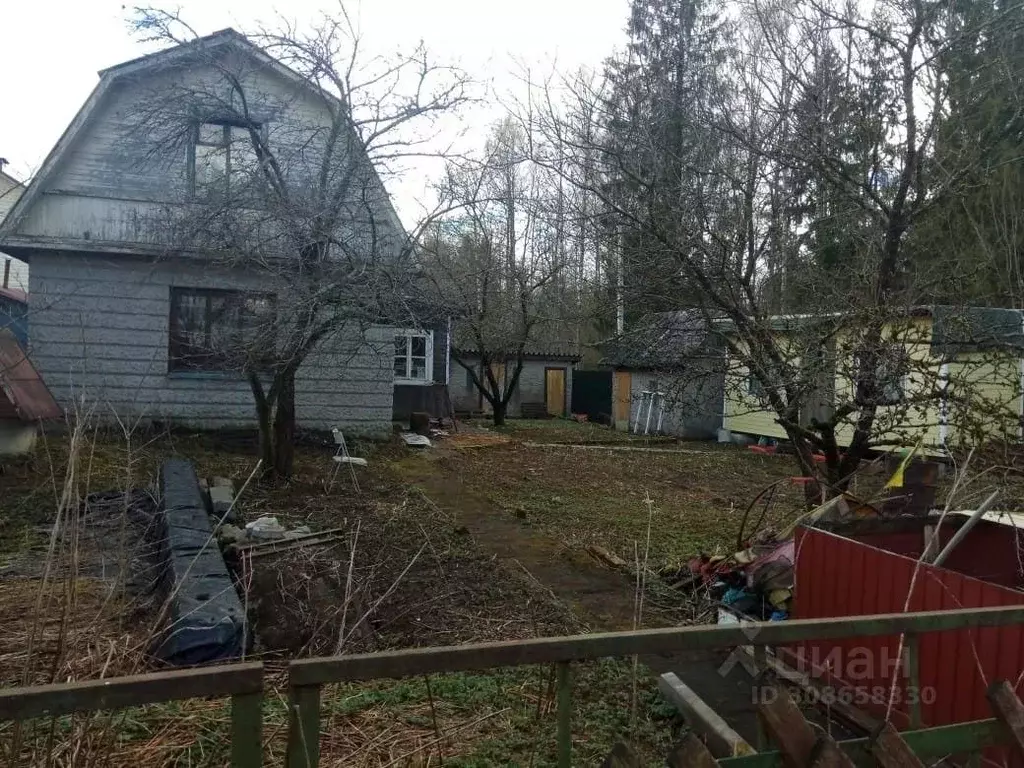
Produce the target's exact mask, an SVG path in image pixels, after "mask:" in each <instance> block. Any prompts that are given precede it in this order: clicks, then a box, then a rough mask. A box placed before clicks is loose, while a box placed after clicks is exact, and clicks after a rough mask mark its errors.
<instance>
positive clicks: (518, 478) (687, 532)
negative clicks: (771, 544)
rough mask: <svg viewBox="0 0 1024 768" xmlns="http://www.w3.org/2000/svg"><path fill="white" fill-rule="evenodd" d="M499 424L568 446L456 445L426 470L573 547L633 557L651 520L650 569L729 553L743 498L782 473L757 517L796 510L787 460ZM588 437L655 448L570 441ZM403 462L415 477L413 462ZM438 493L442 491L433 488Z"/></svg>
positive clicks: (588, 429)
mask: <svg viewBox="0 0 1024 768" xmlns="http://www.w3.org/2000/svg"><path fill="white" fill-rule="evenodd" d="M505 431H506V432H508V433H510V434H513V435H516V436H517V437H524V436H525V437H527V438H528V439H529V440H530V441H532V442H536V443H556V442H557V443H563V444H565V447H561V446H557V447H534V446H527V445H523V444H522V443H520V442H513V443H509V444H504V445H496V446H493V447H488V448H481V449H476V450H467V451H458V452H455V453H454V455H453V456H452V457H451V458H450V460H449V461H446V462H443V463H442V467H441V468H435V467H431V468H430V470H429V471H430V472H432V473H437V472H443V473H445V474H446V475H447V476H448V477H450V478H451V479H453V480H457V481H458V483H459V484H460V485H461V488H462V490H463V492H464V493H467V494H472V495H474V496H476V497H477V498H478V499H483V500H484V502H485V503H486V504H488V505H490V507H491V508H492V510H493V513H494V514H496V515H510V516H514V517H515V518H517V519H519V520H520V521H521V524H522V525H525V526H530V527H533V528H535V529H537V530H539V531H543V532H545V533H547V534H550V535H552V536H555V537H557V538H558V539H559V540H560V541H562V542H563V543H564V544H565V545H566V546H568V547H570V548H573V549H582V548H585V547H587V546H588V545H590V544H599V545H601V546H604V547H606V548H608V549H611V550H612V551H613V552H616V553H618V554H619V555H620V556H622V557H623V558H625V559H626V560H633V558H634V551H635V548H636V550H638V551H640V552H641V553H642V552H643V549H644V547H645V545H646V541H647V530H648V523H650V528H651V537H650V558H651V564H652V566H654V567H658V566H661V565H667V564H677V563H680V562H682V561H685V560H686V559H688V558H690V557H692V556H694V555H696V554H698V553H699V552H702V551H703V552H709V553H716V552H719V553H726V552H731V551H734V549H735V546H736V536H737V533H738V531H739V527H740V523H741V520H742V517H743V514H744V512H745V510H746V509H747V507H748V505H749V504H750V503H751V501H752V500H753V499H754V498H755V496H757V494H758V493H759V492H760V491H762V490H763V489H764V488H766V487H767V486H769V485H770V484H772V483H775V482H776V481H779V480H782V481H783V482H782V483H780V484H779V485H778V486H777V487H776V490H775V492H774V496H773V499H772V503H771V504H770V505H769V508H768V512H767V514H766V516H765V519H764V520H763V521H762V523H763V524H764V523H770V524H776V525H780V524H783V523H787V522H789V521H790V520H791V519H792V518H793V517H795V516H797V515H799V514H800V513H801V511H802V509H803V503H804V499H803V492H802V490H801V488H800V486H797V485H794V484H791V483H789V482H786V480H787V479H788V478H789V477H791V476H792V475H794V474H796V467H795V463H794V462H793V460H792V458H791V457H787V456H763V455H759V454H754V453H751V452H749V451H746V450H743V449H741V448H738V447H735V446H730V445H724V446H720V445H716V444H713V443H697V442H683V443H679V442H675V441H665V440H664V439H661V440H660V441H659V442H656V443H651V444H649V443H648V442H647V441H644V440H643V439H638V438H633V437H631V436H629V435H624V434H623V433H621V432H616V431H614V430H609V429H607V428H605V427H601V426H599V425H593V424H574V423H572V422H567V421H548V422H542V421H541V422H526V423H520V422H510V423H509V426H508V428H507V429H506V430H505ZM608 435H618V436H619V437H618V438H617V439H618V440H619V442H618V443H614V444H613V440H610V439H607V436H608ZM588 444H589V445H595V446H596V445H598V444H613V445H621V447H623V448H643V447H650V448H652V449H653V450H651V451H644V450H636V451H631V450H611V449H609V450H605V449H602V448H599V447H593V448H587V447H573V446H575V445H579V446H583V445H588ZM609 447H612V446H611V445H610V446H609ZM669 451H676V452H669ZM407 469H408V470H409V472H410V476H412V477H414V478H415V477H416V468H415V467H409V468H407ZM420 479H422V475H420ZM435 485H436V483H435ZM443 494H444V490H443V489H441V490H440V491H439V492H438V495H439V496H443ZM648 499H649V500H650V504H648ZM762 508H763V504H758V505H757V506H756V507H755V508H754V510H753V511H752V513H751V520H750V521H749V522H748V529H747V535H749V534H750V533H752V532H753V531H752V526H753V524H754V523H755V522H757V520H758V518H759V517H760V515H761V511H762Z"/></svg>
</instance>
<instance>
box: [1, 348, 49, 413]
mask: <svg viewBox="0 0 1024 768" xmlns="http://www.w3.org/2000/svg"><path fill="white" fill-rule="evenodd" d="M0 395H2V400H0V415H2V416H16V417H17V418H19V419H21V420H22V421H39V420H40V419H60V418H63V416H64V412H63V411H61V409H60V406H59V405H57V401H56V400H54V399H53V395H52V394H50V390H49V389H47V387H46V383H45V382H44V381H43V380H42V378H41V377H40V376H39V372H38V371H37V370H36V368H35V366H34V365H32V361H31V360H29V359H28V355H26V354H25V350H23V349H22V348H21V345H20V344H18V340H17V339H16V338H14V334H13V333H11V332H10V330H8V329H7V328H2V329H0Z"/></svg>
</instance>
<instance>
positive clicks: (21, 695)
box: [0, 663, 263, 768]
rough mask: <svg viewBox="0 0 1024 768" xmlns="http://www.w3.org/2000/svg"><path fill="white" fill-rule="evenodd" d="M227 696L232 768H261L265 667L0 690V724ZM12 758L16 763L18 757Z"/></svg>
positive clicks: (210, 669) (225, 667) (205, 669)
mask: <svg viewBox="0 0 1024 768" xmlns="http://www.w3.org/2000/svg"><path fill="white" fill-rule="evenodd" d="M223 696H229V697H231V765H232V766H234V767H235V768H258V766H260V765H261V763H262V760H263V735H262V734H263V731H262V724H263V713H262V705H263V664H261V663H242V664H227V665H223V666H217V667H200V668H197V669H179V670H173V671H171V672H155V673H152V674H148V675H133V676H131V677H117V678H110V679H108V680H86V681H83V682H76V683H55V684H53V685H36V686H28V687H25V688H6V689H0V720H28V719H29V718H33V717H42V716H50V717H59V716H61V715H70V714H74V713H76V712H98V711H102V710H107V709H125V708H127V707H139V706H143V705H145V704H160V703H163V702H167V701H178V700H181V699H194V698H206V697H210V698H213V697H223ZM11 757H12V758H14V760H15V761H16V759H17V756H16V755H12V756H11Z"/></svg>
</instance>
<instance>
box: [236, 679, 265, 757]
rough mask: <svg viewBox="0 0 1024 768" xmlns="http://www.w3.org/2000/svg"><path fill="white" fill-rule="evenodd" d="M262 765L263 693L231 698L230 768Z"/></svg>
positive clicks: (239, 695)
mask: <svg viewBox="0 0 1024 768" xmlns="http://www.w3.org/2000/svg"><path fill="white" fill-rule="evenodd" d="M262 764H263V693H262V692H257V693H242V694H237V695H235V696H232V697H231V766H232V768H260V766H261V765H262Z"/></svg>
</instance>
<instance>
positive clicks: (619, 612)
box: [400, 447, 634, 630]
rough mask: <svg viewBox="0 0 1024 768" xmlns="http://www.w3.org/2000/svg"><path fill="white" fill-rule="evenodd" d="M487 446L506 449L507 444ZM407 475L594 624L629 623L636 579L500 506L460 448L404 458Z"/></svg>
mask: <svg viewBox="0 0 1024 768" xmlns="http://www.w3.org/2000/svg"><path fill="white" fill-rule="evenodd" d="M483 450H502V448H501V447H495V448H487V449H483ZM400 469H401V472H402V474H403V476H404V477H405V478H406V479H407V480H409V481H410V482H412V483H415V484H416V485H418V486H419V487H420V488H422V489H423V491H424V492H425V493H426V494H427V496H428V497H429V498H430V499H431V500H432V501H433V502H434V503H435V504H437V505H438V506H439V507H441V508H442V509H444V510H446V511H448V512H450V513H451V514H452V515H453V516H454V517H455V519H456V520H457V524H458V525H462V526H465V527H466V528H467V529H468V531H469V533H470V535H471V536H472V537H473V539H474V540H475V542H476V543H477V545H478V546H479V547H480V548H481V549H482V550H483V551H485V552H488V553H491V554H493V555H495V556H496V557H498V558H500V559H501V560H503V561H506V562H507V564H509V565H510V566H512V567H521V568H523V569H525V570H526V571H527V572H528V573H529V574H530V575H531V576H532V577H533V578H534V579H536V580H537V581H538V582H540V584H542V585H543V586H544V587H545V588H547V589H548V590H549V591H550V592H551V593H552V594H554V595H555V596H556V597H557V598H558V599H560V600H562V601H564V602H566V603H568V604H570V605H572V606H573V608H574V609H575V611H576V613H577V615H578V616H579V617H580V618H581V619H582V620H583V621H585V622H586V623H587V624H588V625H590V626H591V627H592V628H593V629H608V630H610V629H629V628H630V627H631V625H632V619H633V604H634V585H633V582H632V580H631V579H630V577H629V576H628V575H626V574H623V573H620V572H618V571H613V570H610V569H608V568H606V567H604V566H602V565H601V564H599V563H598V562H597V561H596V560H594V559H593V558H592V557H590V556H589V555H588V554H586V553H585V552H580V551H573V550H570V549H568V548H566V547H565V546H564V545H563V544H562V543H561V542H559V541H558V540H557V539H556V538H554V537H552V536H550V535H548V534H546V533H544V532H543V531H540V530H537V529H536V528H532V527H530V526H529V524H528V523H526V522H524V521H522V520H519V519H517V518H516V517H515V516H514V515H513V514H512V513H510V512H508V511H507V510H502V509H496V508H495V507H494V505H493V504H492V503H490V502H489V501H488V500H487V499H485V498H483V496H482V494H480V492H479V491H477V490H474V489H473V488H471V487H470V485H469V483H467V482H466V481H465V474H464V473H465V467H464V462H463V461H462V460H461V457H460V456H459V454H458V452H456V451H450V450H444V449H439V450H436V451H432V452H431V453H429V454H420V455H417V456H415V457H413V458H411V459H409V460H405V461H403V462H402V463H401V467H400Z"/></svg>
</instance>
